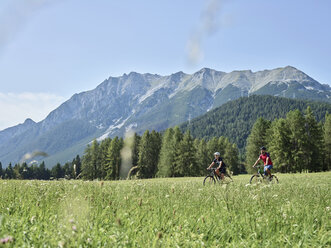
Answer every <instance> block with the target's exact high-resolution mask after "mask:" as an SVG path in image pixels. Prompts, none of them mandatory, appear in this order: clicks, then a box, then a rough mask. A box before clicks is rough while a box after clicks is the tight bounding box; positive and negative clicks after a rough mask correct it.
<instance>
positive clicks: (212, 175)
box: [203, 168, 233, 186]
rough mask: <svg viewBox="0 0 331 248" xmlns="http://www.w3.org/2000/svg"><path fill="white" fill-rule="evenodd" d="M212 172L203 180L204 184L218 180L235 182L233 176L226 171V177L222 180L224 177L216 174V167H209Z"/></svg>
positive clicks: (210, 183) (214, 182)
mask: <svg viewBox="0 0 331 248" xmlns="http://www.w3.org/2000/svg"><path fill="white" fill-rule="evenodd" d="M209 171H210V173H209V175H207V176H206V177H205V179H204V180H203V185H204V186H205V185H212V184H216V182H218V183H231V182H233V179H232V177H231V176H230V175H229V174H228V173H227V172H226V173H224V179H223V180H222V178H221V177H220V176H218V175H217V174H216V172H215V171H216V168H211V169H209Z"/></svg>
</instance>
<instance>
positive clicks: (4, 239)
mask: <svg viewBox="0 0 331 248" xmlns="http://www.w3.org/2000/svg"><path fill="white" fill-rule="evenodd" d="M13 241H14V239H13V237H12V236H7V237H5V238H2V239H0V244H7V243H9V242H13Z"/></svg>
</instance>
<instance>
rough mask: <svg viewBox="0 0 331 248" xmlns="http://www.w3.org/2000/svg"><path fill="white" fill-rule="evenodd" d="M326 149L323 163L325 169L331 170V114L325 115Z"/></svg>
mask: <svg viewBox="0 0 331 248" xmlns="http://www.w3.org/2000/svg"><path fill="white" fill-rule="evenodd" d="M324 151H325V153H324V154H325V162H324V164H323V170H324V171H326V170H331V114H329V113H327V114H326V115H325V123H324Z"/></svg>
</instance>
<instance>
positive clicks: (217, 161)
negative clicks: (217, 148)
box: [207, 152, 226, 180]
mask: <svg viewBox="0 0 331 248" xmlns="http://www.w3.org/2000/svg"><path fill="white" fill-rule="evenodd" d="M214 156H215V159H214V160H213V162H212V163H211V164H210V165H209V167H208V168H207V170H210V168H211V167H213V166H214V165H215V164H216V165H217V168H216V170H215V172H216V174H217V175H218V176H219V177H221V179H222V180H223V179H224V175H225V173H226V169H225V167H226V165H225V163H224V162H223V159H222V158H221V154H220V153H219V152H215V153H214Z"/></svg>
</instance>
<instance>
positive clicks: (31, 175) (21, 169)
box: [0, 155, 82, 180]
mask: <svg viewBox="0 0 331 248" xmlns="http://www.w3.org/2000/svg"><path fill="white" fill-rule="evenodd" d="M81 168H82V163H81V159H80V157H79V155H77V156H76V157H75V158H74V159H73V160H72V162H67V163H65V164H64V165H63V166H62V165H61V164H60V163H57V164H56V165H55V166H53V167H52V168H51V169H48V168H47V167H46V166H45V162H41V163H40V164H32V165H29V164H27V163H26V162H23V163H17V164H15V165H14V166H12V164H11V163H9V165H8V166H7V167H6V168H5V169H3V168H2V164H1V162H0V178H3V179H30V180H31V179H37V180H51V179H60V178H67V179H75V178H78V177H79V175H80V174H81Z"/></svg>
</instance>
